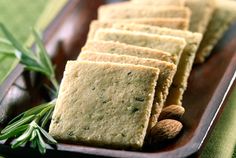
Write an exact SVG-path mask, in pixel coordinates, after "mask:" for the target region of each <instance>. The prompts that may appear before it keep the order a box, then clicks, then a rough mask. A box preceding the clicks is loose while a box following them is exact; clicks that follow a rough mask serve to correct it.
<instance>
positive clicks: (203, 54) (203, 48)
mask: <svg viewBox="0 0 236 158" xmlns="http://www.w3.org/2000/svg"><path fill="white" fill-rule="evenodd" d="M216 2H217V3H216V10H215V11H214V13H213V16H212V19H211V21H210V23H209V25H208V27H207V32H206V33H205V35H204V37H203V40H202V43H201V45H200V48H199V50H198V52H197V56H196V59H195V63H203V62H204V61H205V59H206V58H207V57H208V56H209V55H210V54H211V51H212V49H213V48H214V46H215V45H216V44H217V42H218V41H219V40H220V38H221V37H222V36H223V34H224V33H225V31H226V30H227V29H228V28H229V27H230V25H231V24H232V23H233V22H235V21H236V9H235V8H236V1H232V0H217V1H216Z"/></svg>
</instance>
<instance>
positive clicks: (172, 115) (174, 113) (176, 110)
mask: <svg viewBox="0 0 236 158" xmlns="http://www.w3.org/2000/svg"><path fill="white" fill-rule="evenodd" d="M184 112H185V109H184V107H182V106H180V105H170V106H167V107H165V108H163V109H162V111H161V114H160V116H159V118H158V120H164V119H174V120H179V119H180V118H181V117H182V115H183V114H184Z"/></svg>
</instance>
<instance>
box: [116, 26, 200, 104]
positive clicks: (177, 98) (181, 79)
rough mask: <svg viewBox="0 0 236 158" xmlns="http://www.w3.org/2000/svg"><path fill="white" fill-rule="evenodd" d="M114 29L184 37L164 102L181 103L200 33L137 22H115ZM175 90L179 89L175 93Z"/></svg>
mask: <svg viewBox="0 0 236 158" xmlns="http://www.w3.org/2000/svg"><path fill="white" fill-rule="evenodd" d="M113 27H114V28H116V29H121V30H126V31H135V32H137V31H139V32H144V33H150V34H159V35H169V36H175V37H181V38H184V39H185V40H186V42H187V45H186V47H185V48H184V51H183V54H182V56H181V58H180V62H179V64H178V67H177V72H176V75H175V77H174V81H173V85H172V86H171V88H170V92H169V96H168V98H167V101H166V104H167V105H171V104H177V105H181V104H182V99H183V94H184V92H185V90H186V88H187V83H188V78H189V75H190V72H191V70H192V65H193V62H194V59H195V56H196V51H197V49H198V47H199V44H200V42H201V39H202V34H200V33H192V32H189V31H181V30H173V29H168V28H160V27H152V26H145V25H139V24H116V25H114V26H113ZM176 91H179V92H178V93H177V94H176Z"/></svg>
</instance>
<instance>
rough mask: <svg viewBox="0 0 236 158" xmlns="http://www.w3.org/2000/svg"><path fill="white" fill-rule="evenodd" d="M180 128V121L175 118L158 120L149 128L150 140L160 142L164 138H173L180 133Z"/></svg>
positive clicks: (181, 126)
mask: <svg viewBox="0 0 236 158" xmlns="http://www.w3.org/2000/svg"><path fill="white" fill-rule="evenodd" d="M182 128H183V125H182V123H181V122H179V121H176V120H172V119H165V120H162V121H159V122H158V123H157V124H156V125H155V126H154V127H153V128H152V129H151V133H150V134H151V142H152V143H160V142H163V141H166V140H170V139H173V138H175V137H176V136H177V135H178V134H179V133H180V131H181V130H182Z"/></svg>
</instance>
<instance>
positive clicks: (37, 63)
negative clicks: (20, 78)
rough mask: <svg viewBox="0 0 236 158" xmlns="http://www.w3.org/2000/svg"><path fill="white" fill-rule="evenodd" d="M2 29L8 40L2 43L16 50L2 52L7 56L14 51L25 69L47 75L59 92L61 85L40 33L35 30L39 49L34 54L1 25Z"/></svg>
mask: <svg viewBox="0 0 236 158" xmlns="http://www.w3.org/2000/svg"><path fill="white" fill-rule="evenodd" d="M0 28H1V29H2V32H3V33H4V35H5V36H6V38H7V40H8V41H7V40H3V39H2V40H0V42H1V43H4V44H6V45H11V46H12V48H14V49H13V50H11V51H1V50H0V51H1V52H2V53H5V54H11V53H12V51H13V52H14V53H13V54H12V55H15V56H16V57H17V58H18V59H19V60H20V63H21V64H22V65H24V67H25V69H27V70H30V71H35V72H39V73H42V74H43V75H45V76H46V77H47V78H48V79H49V80H50V81H51V83H52V84H53V87H54V89H55V92H57V91H58V88H59V85H58V83H57V81H56V78H55V72H54V68H53V65H52V63H51V61H50V58H49V56H48V53H47V51H46V49H45V48H44V46H43V43H42V41H41V38H40V35H39V33H38V32H37V31H36V30H35V29H34V30H33V35H34V38H35V44H36V46H37V48H38V49H37V51H36V52H35V53H34V52H33V51H32V50H30V49H27V48H25V47H24V46H23V45H22V44H21V43H20V42H18V41H17V40H16V38H15V37H14V36H13V35H12V34H11V33H10V32H9V31H8V29H7V28H6V27H5V26H4V25H3V24H1V23H0Z"/></svg>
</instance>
